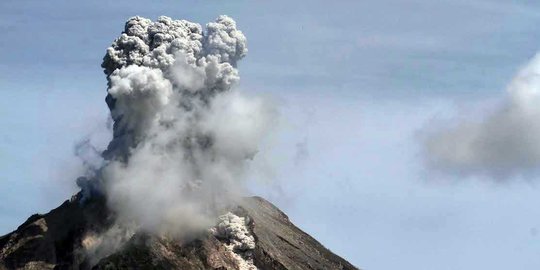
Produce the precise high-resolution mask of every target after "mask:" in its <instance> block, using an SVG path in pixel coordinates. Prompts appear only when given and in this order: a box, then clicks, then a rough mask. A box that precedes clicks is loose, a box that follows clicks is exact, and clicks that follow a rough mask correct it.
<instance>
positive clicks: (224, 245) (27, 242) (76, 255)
mask: <svg viewBox="0 0 540 270" xmlns="http://www.w3.org/2000/svg"><path fill="white" fill-rule="evenodd" d="M111 224H112V220H111V217H110V215H109V214H108V211H107V209H106V207H105V203H104V199H102V198H101V199H100V198H99V197H96V198H93V199H91V200H87V201H83V200H82V196H81V195H80V194H78V195H76V196H74V197H73V198H72V199H71V200H69V201H66V202H64V203H63V204H62V205H61V206H60V207H58V208H56V209H54V210H52V211H51V212H49V213H47V214H45V215H40V214H35V215H33V216H31V217H30V218H28V220H27V221H26V222H24V223H23V224H22V225H21V226H19V227H18V228H17V230H15V231H14V232H12V233H10V234H7V235H5V236H2V237H1V238H0V269H2V270H4V269H186V270H189V269H238V270H244V269H250V270H251V269H357V268H356V267H355V266H353V265H351V264H350V263H348V262H347V261H345V260H344V259H342V258H341V257H339V256H337V255H335V254H333V253H332V252H331V251H330V250H328V249H326V248H325V247H323V246H322V245H321V244H320V243H319V242H317V240H315V239H313V238H312V237H311V236H309V235H308V234H306V233H305V232H303V231H302V230H300V229H299V228H298V227H296V226H295V225H294V224H292V223H291V222H290V220H289V218H288V217H287V216H286V215H285V214H284V213H283V212H282V211H280V210H279V209H278V208H276V207H275V206H274V205H272V204H271V203H270V202H268V201H266V200H264V199H262V198H260V197H250V198H246V199H244V200H243V202H242V203H240V204H239V205H238V206H236V207H234V208H232V209H230V212H228V213H226V214H224V215H223V216H221V217H220V219H219V221H218V223H217V225H216V226H215V227H214V228H212V229H210V230H208V231H205V232H203V233H201V234H200V235H197V236H193V238H192V239H188V240H185V239H184V240H182V241H180V240H175V239H171V238H166V237H159V236H155V235H150V234H146V233H135V234H134V235H132V236H131V238H130V239H129V241H128V242H127V243H126V244H125V245H124V246H123V247H122V248H120V249H118V250H116V251H115V252H114V253H112V254H110V255H108V256H106V257H104V258H101V259H100V260H99V261H97V262H95V261H93V260H92V258H90V256H89V255H88V252H87V248H88V245H91V244H92V243H89V241H90V240H89V239H88V237H87V235H88V232H96V231H100V230H104V229H105V228H107V227H108V226H110V225H111Z"/></svg>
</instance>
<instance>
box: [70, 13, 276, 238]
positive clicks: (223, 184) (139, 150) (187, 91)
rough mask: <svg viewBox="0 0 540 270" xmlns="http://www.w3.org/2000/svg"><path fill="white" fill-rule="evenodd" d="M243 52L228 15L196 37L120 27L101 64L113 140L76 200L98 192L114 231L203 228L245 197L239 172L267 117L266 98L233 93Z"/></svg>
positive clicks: (159, 24)
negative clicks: (113, 219) (110, 214)
mask: <svg viewBox="0 0 540 270" xmlns="http://www.w3.org/2000/svg"><path fill="white" fill-rule="evenodd" d="M246 53H247V46H246V38H245V36H244V35H243V34H242V32H241V31H239V30H237V29H236V23H235V21H234V20H232V19H231V18H229V17H227V16H220V17H218V18H217V19H216V21H215V22H211V23H208V24H207V25H206V29H205V30H204V31H203V28H202V27H201V26H200V25H199V24H196V23H192V22H188V21H185V20H173V19H171V18H168V17H159V18H158V19H157V20H156V21H154V22H153V21H151V20H149V19H146V18H142V17H133V18H130V19H129V20H128V21H127V22H126V24H125V29H124V31H123V33H122V34H121V35H120V36H119V37H118V38H117V39H116V40H115V41H114V42H113V43H112V45H111V47H109V48H108V49H107V53H106V55H105V57H104V59H103V63H102V67H103V68H104V72H105V75H106V76H107V81H108V89H107V93H108V94H107V97H106V101H107V105H108V107H109V109H110V112H111V117H112V119H113V121H114V126H113V139H112V140H111V142H110V143H109V145H108V147H107V150H105V151H104V152H103V154H102V156H103V158H104V164H105V165H103V166H102V167H101V168H100V169H99V172H98V173H96V175H97V176H96V177H93V178H92V179H90V180H88V179H84V178H83V179H78V184H79V186H80V187H81V188H82V190H83V192H82V194H84V195H85V196H86V195H88V194H92V193H93V192H98V193H100V194H103V195H105V196H106V198H107V203H108V206H109V208H110V209H111V210H112V211H113V212H114V213H115V214H116V220H117V221H116V224H115V226H114V227H113V228H114V230H115V231H121V232H122V233H118V234H120V235H126V231H129V232H131V231H137V230H144V231H148V232H152V233H157V234H161V235H171V236H182V235H184V234H188V233H190V232H193V231H195V230H200V229H202V228H208V227H209V226H211V225H213V224H215V222H216V219H217V216H218V215H219V214H222V212H220V210H222V209H221V208H223V207H224V206H226V205H228V204H230V203H232V202H234V200H235V199H236V198H238V196H239V195H241V194H242V193H243V192H244V185H243V182H244V181H245V174H246V170H247V168H248V167H249V165H250V161H251V160H252V159H253V158H254V157H255V155H256V153H257V151H258V147H259V146H260V144H261V143H262V141H263V140H264V139H265V138H266V137H267V135H268V133H269V131H270V130H269V128H268V127H270V126H272V123H273V121H275V111H274V109H273V107H272V106H271V105H269V104H268V103H267V102H266V101H265V100H263V99H261V98H257V97H249V96H246V95H244V94H242V93H241V92H240V91H239V90H235V89H234V88H233V86H234V85H235V84H237V82H238V81H239V79H240V77H239V74H238V70H237V63H238V61H239V60H241V59H242V58H243V57H244V56H245V55H246ZM119 227H121V228H123V229H119ZM108 234H111V232H107V233H104V234H103V236H106V235H108ZM118 234H117V235H118ZM128 236H129V234H127V236H126V237H125V238H128ZM100 237H101V236H95V235H93V236H92V239H94V240H92V241H89V242H90V243H101V242H103V241H101V240H99V239H100ZM95 239H98V240H95ZM92 248H93V249H96V248H95V247H92Z"/></svg>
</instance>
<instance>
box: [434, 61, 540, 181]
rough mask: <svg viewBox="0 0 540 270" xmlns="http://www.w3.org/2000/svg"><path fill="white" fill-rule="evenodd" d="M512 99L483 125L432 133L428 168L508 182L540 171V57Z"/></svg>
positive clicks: (514, 86)
mask: <svg viewBox="0 0 540 270" xmlns="http://www.w3.org/2000/svg"><path fill="white" fill-rule="evenodd" d="M507 90H508V98H507V99H506V100H505V101H504V102H503V103H502V104H500V105H499V107H498V108H495V110H494V111H493V112H492V113H491V114H489V115H487V116H486V117H485V118H483V119H481V120H479V121H463V122H460V123H458V124H457V125H455V126H453V127H448V128H443V129H438V130H431V134H430V135H429V136H428V137H427V139H426V140H425V145H424V146H425V152H426V161H427V163H428V165H429V166H430V168H432V169H435V170H437V171H441V172H446V173H451V174H458V175H462V176H463V175H464V176H467V175H481V176H488V177H490V178H492V179H497V180H504V179H508V178H512V177H514V176H520V175H521V176H522V175H526V174H529V173H532V172H534V171H537V170H538V169H539V168H540V54H539V55H536V56H535V57H534V58H533V59H532V60H531V61H530V63H529V64H528V65H526V66H525V67H523V68H522V69H521V70H520V71H519V72H518V74H517V75H516V77H515V78H514V79H513V80H512V82H511V83H510V84H509V86H508V89H507Z"/></svg>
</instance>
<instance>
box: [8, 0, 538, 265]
mask: <svg viewBox="0 0 540 270" xmlns="http://www.w3.org/2000/svg"><path fill="white" fill-rule="evenodd" d="M220 14H227V15H229V16H231V17H233V18H234V19H235V20H236V21H237V24H238V27H239V28H240V29H241V30H242V31H243V32H244V34H245V35H246V37H247V38H248V48H249V53H248V56H247V57H246V58H245V59H244V60H243V61H242V62H241V63H240V66H239V69H240V73H241V77H242V79H241V83H240V85H239V87H240V88H242V89H243V90H244V91H246V92H253V93H257V94H263V95H267V96H269V97H270V98H272V99H273V100H275V101H276V103H277V104H279V109H280V115H281V125H280V127H279V128H278V134H277V135H276V139H275V142H274V145H273V147H270V148H269V149H265V150H264V151H263V152H265V154H266V159H267V160H266V161H267V162H268V164H270V165H268V166H269V172H257V173H254V175H253V177H254V178H259V179H266V178H268V179H272V181H273V183H274V184H272V187H271V188H267V189H262V190H261V189H260V188H259V189H257V188H254V189H255V190H257V192H258V193H259V194H261V195H263V196H266V197H268V198H270V199H271V200H272V201H273V202H275V203H276V204H277V205H279V206H280V207H281V208H282V209H283V210H284V211H285V212H286V213H287V214H288V215H289V216H290V218H291V219H292V220H293V222H295V223H296V224H298V225H299V226H300V227H301V228H303V229H304V230H306V231H307V232H309V233H310V234H312V235H313V236H314V237H315V238H317V239H319V240H320V241H321V242H322V243H323V244H325V245H326V246H327V247H328V248H330V249H331V250H333V251H334V252H336V253H338V254H339V255H341V256H343V257H345V258H347V259H348V260H350V261H351V262H352V263H354V264H355V265H357V266H359V267H361V268H363V269H394V268H397V267H400V268H401V269H426V270H428V269H454V270H455V269H509V268H512V269H538V267H540V256H538V253H539V252H540V236H538V229H540V208H539V207H537V205H540V196H538V194H539V193H540V189H539V188H538V187H537V185H538V184H537V178H538V175H534V174H533V175H528V176H527V179H517V180H516V181H506V182H505V183H495V182H494V181H490V180H489V179H485V177H476V176H469V177H466V178H463V177H458V176H452V175H445V176H441V175H438V174H433V173H431V172H430V171H429V170H427V169H426V168H425V166H424V165H423V163H422V151H421V145H420V143H419V137H420V135H419V134H420V133H421V131H422V130H423V129H424V128H425V127H426V126H428V125H430V123H432V122H434V121H438V119H440V118H447V117H452V116H455V115H459V114H460V113H463V112H464V111H465V112H469V111H475V110H474V109H471V108H476V111H475V112H477V111H478V109H477V108H483V107H489V106H490V104H492V103H493V102H496V101H497V100H500V99H502V98H504V90H505V87H506V85H507V84H508V83H509V82H510V81H511V79H512V78H513V77H514V74H515V73H516V71H517V70H518V69H519V68H520V67H521V66H523V65H524V64H526V63H527V62H528V61H529V60H530V59H531V58H532V57H533V56H534V55H535V53H536V52H537V49H538V43H539V41H540V32H539V31H538V27H537V26H538V25H539V23H540V4H538V3H537V2H535V1H502V0H482V1H475V0H469V1H464V0H453V1H450V0H441V1H427V0H379V1H373V0H368V1H339V2H338V1H335V2H332V3H329V2H328V1H295V2H294V3H290V1H264V2H263V1H204V2H202V1H159V2H158V3H150V2H149V1H114V2H110V1H87V2H83V3H77V2H75V1H47V2H44V1H14V0H5V1H2V2H0V31H1V32H2V36H3V37H2V39H1V40H0V93H1V96H2V98H0V127H1V128H2V129H1V130H2V133H1V134H0V183H1V185H0V197H1V198H2V202H3V203H2V204H1V205H0V233H7V232H9V231H11V230H13V229H15V228H16V226H17V225H19V224H20V223H22V222H23V221H24V220H25V218H27V217H28V216H29V215H31V214H33V213H35V212H46V211H48V210H50V209H51V208H53V207H56V206H57V205H59V204H60V203H61V202H62V201H63V200H65V199H67V198H69V196H70V195H71V194H73V193H74V192H76V187H75V184H74V181H73V180H74V179H75V178H76V177H77V175H78V174H80V173H81V166H80V164H79V162H78V160H77V159H76V158H74V156H73V146H74V144H75V143H76V142H78V141H80V140H81V139H82V138H84V137H85V136H88V135H89V134H95V133H96V132H99V131H101V130H102V129H103V125H104V123H105V120H106V117H107V113H108V110H107V108H106V106H105V103H104V97H105V94H106V80H105V76H104V75H103V72H102V71H101V68H100V63H101V60H102V57H103V55H104V53H105V48H106V47H107V46H109V44H110V43H111V41H112V39H113V38H115V37H116V36H117V35H118V34H119V32H120V31H121V29H122V26H123V23H124V21H125V20H126V19H127V18H129V17H131V16H133V15H142V16H145V17H148V18H151V19H155V18H157V17H158V16H159V15H167V16H171V17H173V18H182V19H188V20H191V21H195V22H198V23H202V24H204V23H206V22H209V21H211V20H213V19H214V18H215V17H217V16H218V15H220ZM480 114H481V110H480ZM106 141H107V134H100V137H99V138H98V142H102V144H104V143H105V142H106ZM441 178H444V179H441Z"/></svg>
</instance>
